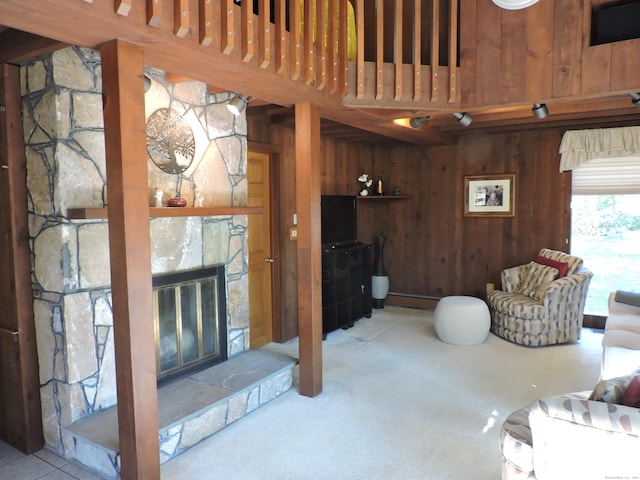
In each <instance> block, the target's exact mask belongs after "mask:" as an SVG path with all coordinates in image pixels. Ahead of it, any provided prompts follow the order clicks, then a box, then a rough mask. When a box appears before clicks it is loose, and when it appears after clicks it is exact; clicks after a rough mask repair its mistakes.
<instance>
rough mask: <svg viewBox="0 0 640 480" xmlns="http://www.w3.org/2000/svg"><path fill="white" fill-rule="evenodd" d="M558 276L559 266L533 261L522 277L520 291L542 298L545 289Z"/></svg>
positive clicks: (523, 293) (538, 298) (534, 297)
mask: <svg viewBox="0 0 640 480" xmlns="http://www.w3.org/2000/svg"><path fill="white" fill-rule="evenodd" d="M556 278H558V269H557V268H553V267H548V266H546V265H540V264H539V263H536V262H531V263H529V266H528V267H527V273H526V274H525V276H524V278H523V279H522V283H521V284H520V288H519V292H518V293H520V294H521V295H525V296H527V297H531V298H533V299H535V300H540V299H541V298H542V296H543V295H544V290H545V288H546V287H547V285H549V284H550V283H551V282H553V281H554V280H555V279H556Z"/></svg>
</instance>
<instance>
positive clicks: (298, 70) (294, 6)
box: [289, 0, 302, 80]
mask: <svg viewBox="0 0 640 480" xmlns="http://www.w3.org/2000/svg"><path fill="white" fill-rule="evenodd" d="M289 20H290V21H289V39H290V40H291V45H290V48H291V55H290V57H291V64H290V68H291V72H290V76H291V79H292V80H297V79H298V78H300V75H301V74H302V54H301V52H300V49H301V47H302V45H301V44H300V2H298V0H289Z"/></svg>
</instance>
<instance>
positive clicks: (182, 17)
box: [173, 0, 191, 38]
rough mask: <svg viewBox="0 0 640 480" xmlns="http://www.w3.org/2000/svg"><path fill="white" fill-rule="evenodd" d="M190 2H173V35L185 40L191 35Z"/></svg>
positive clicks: (175, 0)
mask: <svg viewBox="0 0 640 480" xmlns="http://www.w3.org/2000/svg"><path fill="white" fill-rule="evenodd" d="M190 13H191V12H190V11H189V0H173V33H174V34H175V35H176V37H178V38H184V37H186V36H187V33H189V16H190Z"/></svg>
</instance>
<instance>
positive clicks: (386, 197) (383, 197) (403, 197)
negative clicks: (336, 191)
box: [356, 195, 411, 200]
mask: <svg viewBox="0 0 640 480" xmlns="http://www.w3.org/2000/svg"><path fill="white" fill-rule="evenodd" d="M356 198H357V199H358V200H406V199H407V198H411V195H367V196H365V197H361V196H360V195H358V196H357V197H356Z"/></svg>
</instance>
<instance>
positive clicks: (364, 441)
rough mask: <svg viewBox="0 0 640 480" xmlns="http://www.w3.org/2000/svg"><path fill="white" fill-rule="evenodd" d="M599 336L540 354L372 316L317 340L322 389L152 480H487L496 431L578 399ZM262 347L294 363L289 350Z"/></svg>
mask: <svg viewBox="0 0 640 480" xmlns="http://www.w3.org/2000/svg"><path fill="white" fill-rule="evenodd" d="M601 340H602V335H601V334H600V333H598V332H593V331H591V330H586V329H585V330H584V331H583V335H582V339H581V340H580V342H579V343H576V344H570V345H561V346H553V347H543V348H527V347H521V346H518V345H514V344H511V343H509V342H507V341H505V340H502V339H500V338H498V337H496V336H494V335H492V334H490V335H489V338H488V339H487V341H486V343H484V344H482V345H478V346H470V347H462V346H455V345H450V344H447V343H444V342H441V341H440V340H438V338H437V337H436V335H435V330H434V327H433V312H432V311H430V310H416V309H407V308H399V307H386V308H384V309H383V310H374V313H373V316H372V318H370V319H362V320H360V321H359V322H357V323H356V326H355V327H354V328H352V329H349V330H339V331H337V332H334V333H331V334H329V336H328V338H327V340H326V341H325V342H323V356H324V390H323V393H322V394H321V395H319V396H318V397H316V398H308V397H303V396H301V395H299V394H298V393H297V389H296V385H294V388H293V389H292V390H291V391H289V392H287V393H286V394H284V395H282V396H281V397H280V398H278V399H276V400H274V401H273V402H271V403H269V404H268V405H266V406H265V407H262V408H260V409H259V410H257V411H255V412H253V413H251V414H250V415H248V416H247V417H244V418H243V419H242V420H241V421H239V422H238V423H235V424H233V425H232V426H230V427H227V428H226V429H225V430H224V431H222V432H220V433H218V434H216V435H214V436H213V437H212V438H210V439H208V440H205V441H204V442H202V443H201V444H199V445H197V446H196V447H194V448H192V449H191V450H189V451H188V452H186V453H184V454H182V455H181V456H180V457H178V458H176V459H174V460H172V461H171V462H169V463H167V464H165V465H164V466H163V467H162V479H163V480H183V479H184V480H187V479H188V480H193V479H195V478H203V479H221V480H222V479H225V480H231V479H242V480H252V479H269V480H275V479H283V480H306V479H309V480H323V479H327V480H338V479H353V480H360V479H362V480H389V479H398V480H413V479H415V480H418V479H420V480H425V479H434V480H448V479H451V480H460V479H470V480H471V479H473V480H499V479H500V455H499V450H498V442H499V440H498V438H499V436H498V435H499V429H500V424H501V423H502V421H503V420H504V419H505V418H506V416H507V415H509V414H510V413H511V412H512V411H514V410H516V409H518V408H520V407H522V406H524V405H526V404H528V403H530V402H531V401H533V400H534V399H536V398H538V397H541V396H548V395H554V394H558V393H564V392H571V391H577V390H589V389H591V388H592V387H593V385H594V384H595V383H596V381H597V378H598V375H599V368H600V367H599V364H600V342H601ZM269 348H271V349H273V350H275V351H278V352H281V353H287V354H290V355H291V356H297V352H298V345H297V341H292V342H288V343H286V344H280V345H279V344H272V345H270V346H269Z"/></svg>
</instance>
